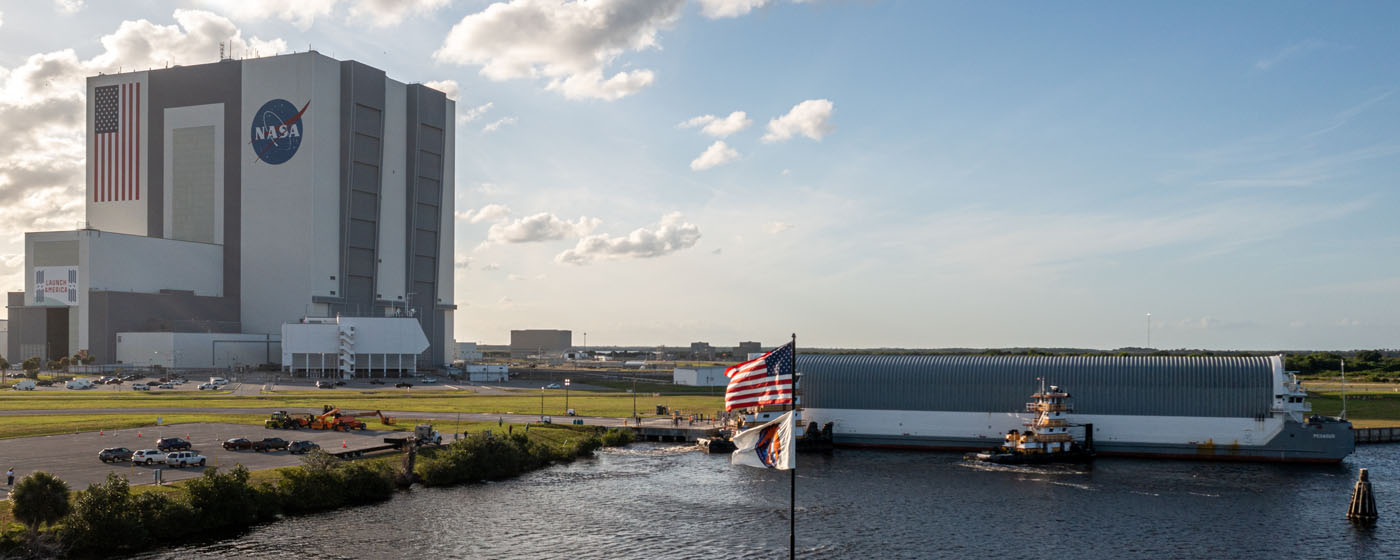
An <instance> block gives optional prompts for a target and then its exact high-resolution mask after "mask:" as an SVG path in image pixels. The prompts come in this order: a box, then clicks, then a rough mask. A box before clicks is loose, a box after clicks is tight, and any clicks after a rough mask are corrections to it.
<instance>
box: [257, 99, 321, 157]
mask: <svg viewBox="0 0 1400 560" xmlns="http://www.w3.org/2000/svg"><path fill="white" fill-rule="evenodd" d="M310 106H311V102H310V101H307V102H306V104H305V105H302V107H301V110H300V111H298V110H297V107H296V105H292V103H291V102H290V101H287V100H286V99H273V100H272V101H268V102H267V103H264V104H263V106H262V108H261V109H258V112H257V113H255V114H253V123H252V126H251V127H250V129H249V130H250V134H251V140H250V144H252V146H253V153H254V154H257V156H258V159H260V160H263V161H264V162H266V163H269V164H272V165H277V164H279V163H285V162H286V161H287V160H289V159H292V156H294V155H297V148H300V147H301V139H302V137H304V136H305V135H306V121H303V120H302V115H305V114H306V108H307V107H310Z"/></svg>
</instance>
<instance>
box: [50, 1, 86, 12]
mask: <svg viewBox="0 0 1400 560" xmlns="http://www.w3.org/2000/svg"><path fill="white" fill-rule="evenodd" d="M53 7H54V9H56V10H58V11H60V12H63V13H65V14H76V13H78V12H79V11H82V9H83V0H53Z"/></svg>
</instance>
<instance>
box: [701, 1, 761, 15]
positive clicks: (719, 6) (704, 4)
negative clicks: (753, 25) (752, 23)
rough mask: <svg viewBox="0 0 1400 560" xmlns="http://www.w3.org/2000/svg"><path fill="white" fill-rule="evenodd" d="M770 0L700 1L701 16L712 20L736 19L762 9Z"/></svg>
mask: <svg viewBox="0 0 1400 560" xmlns="http://www.w3.org/2000/svg"><path fill="white" fill-rule="evenodd" d="M769 1H770V0H700V14H701V15H703V16H705V17H707V18H710V19H720V18H736V17H739V16H742V15H747V14H748V13H749V12H752V11H753V10H754V9H756V8H762V7H763V6H764V5H766V4H768V2H769Z"/></svg>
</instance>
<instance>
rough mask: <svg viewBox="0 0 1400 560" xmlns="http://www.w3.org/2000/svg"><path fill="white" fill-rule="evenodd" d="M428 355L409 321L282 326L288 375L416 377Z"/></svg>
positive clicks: (315, 321) (312, 321)
mask: <svg viewBox="0 0 1400 560" xmlns="http://www.w3.org/2000/svg"><path fill="white" fill-rule="evenodd" d="M427 349H428V337H427V336H425V335H424V334H423V329H421V328H419V326H418V321H416V320H414V319H412V318H408V317H332V318H318V317H308V318H305V319H303V320H302V322H300V323H288V324H285V325H282V369H283V370H284V371H288V372H292V373H298V372H302V373H308V374H316V375H321V376H336V377H342V378H346V379H348V378H351V377H357V376H358V377H383V376H388V375H389V374H390V373H393V374H395V375H402V374H403V373H404V372H415V371H418V367H419V365H420V364H419V362H418V357H419V354H421V353H422V352H423V351H424V350H427ZM422 365H423V367H424V368H427V367H429V365H428V364H422Z"/></svg>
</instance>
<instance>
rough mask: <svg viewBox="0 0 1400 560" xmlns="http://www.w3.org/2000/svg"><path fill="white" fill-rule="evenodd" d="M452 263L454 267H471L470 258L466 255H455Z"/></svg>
mask: <svg viewBox="0 0 1400 560" xmlns="http://www.w3.org/2000/svg"><path fill="white" fill-rule="evenodd" d="M452 265H453V267H454V268H459V269H462V270H466V269H468V268H471V267H472V258H471V257H469V256H466V255H462V254H459V255H457V258H456V259H454V260H453V262H452Z"/></svg>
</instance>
